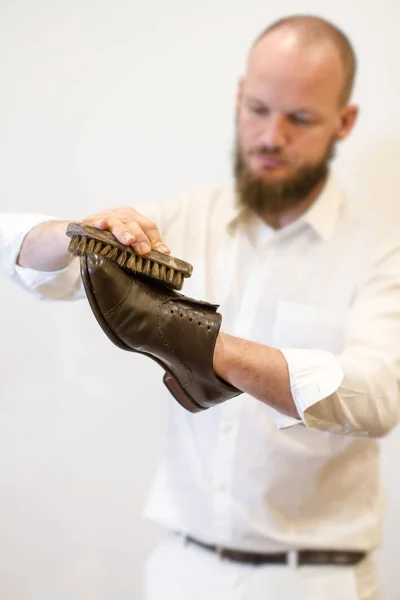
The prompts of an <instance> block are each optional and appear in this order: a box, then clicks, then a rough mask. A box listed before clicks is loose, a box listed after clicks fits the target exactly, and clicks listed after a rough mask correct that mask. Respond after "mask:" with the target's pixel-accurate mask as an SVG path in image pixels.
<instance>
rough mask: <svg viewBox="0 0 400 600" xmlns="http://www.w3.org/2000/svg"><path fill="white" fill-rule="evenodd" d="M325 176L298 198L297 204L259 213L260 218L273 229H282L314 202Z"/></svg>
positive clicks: (322, 185) (323, 184)
mask: <svg viewBox="0 0 400 600" xmlns="http://www.w3.org/2000/svg"><path fill="white" fill-rule="evenodd" d="M326 181H327V178H325V179H324V180H323V181H321V182H320V183H318V184H317V185H316V186H315V188H314V189H313V190H312V191H311V193H310V194H309V195H308V196H307V197H306V198H304V199H303V200H300V202H299V203H298V204H296V205H295V206H291V207H289V208H288V209H286V210H283V211H280V212H279V213H265V214H263V215H260V217H261V219H262V220H263V221H265V222H266V223H267V225H269V226H270V227H272V228H273V229H283V228H284V227H287V225H290V223H293V222H294V221H296V220H297V219H299V218H300V217H301V215H303V214H304V213H305V212H306V211H307V210H308V209H309V208H310V206H311V205H312V204H313V203H314V202H315V200H316V199H317V198H318V196H319V195H320V193H321V191H322V189H323V188H324V186H325V184H326Z"/></svg>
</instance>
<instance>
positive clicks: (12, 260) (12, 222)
mask: <svg viewBox="0 0 400 600" xmlns="http://www.w3.org/2000/svg"><path fill="white" fill-rule="evenodd" d="M183 201H185V198H184V197H183V198H181V199H179V200H178V201H177V202H175V203H165V204H163V203H154V204H148V205H142V206H139V207H137V210H138V211H139V212H141V213H142V214H143V215H145V216H146V217H148V218H149V219H151V220H153V221H154V222H155V223H156V224H157V226H158V227H159V229H160V231H161V233H162V235H167V234H168V229H169V228H170V227H171V224H172V223H173V222H174V220H175V219H176V218H177V215H179V209H180V206H181V204H182V202H183ZM51 220H55V217H54V216H50V215H43V214H18V213H2V214H0V268H1V269H2V270H3V271H4V272H5V273H6V274H7V275H8V276H9V277H10V278H11V279H12V280H13V281H15V283H17V284H18V285H20V286H22V287H23V288H24V289H26V290H27V291H29V292H31V293H32V294H34V295H36V296H38V297H40V298H42V299H52V300H75V299H78V298H82V297H85V291H84V287H83V284H82V280H81V277H80V268H79V260H78V259H75V260H73V261H72V262H71V263H70V264H69V265H68V266H67V267H65V268H64V269H60V270H58V271H54V272H48V271H46V272H45V271H36V270H34V269H29V268H27V267H21V266H19V265H18V264H17V260H18V255H19V253H20V250H21V246H22V243H23V240H24V238H25V236H26V235H27V234H28V232H29V231H31V229H33V228H34V227H36V226H37V225H39V224H40V223H44V222H45V221H51Z"/></svg>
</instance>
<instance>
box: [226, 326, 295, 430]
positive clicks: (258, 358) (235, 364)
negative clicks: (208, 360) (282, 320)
mask: <svg viewBox="0 0 400 600" xmlns="http://www.w3.org/2000/svg"><path fill="white" fill-rule="evenodd" d="M214 370H215V372H216V373H217V375H218V376H219V377H221V378H222V379H225V380H226V381H228V382H229V383H231V384H232V385H234V386H236V387H237V388H239V389H240V390H242V391H243V392H246V393H248V394H250V395H251V396H253V397H254V398H257V399H258V400H260V401H261V402H264V403H265V404H268V405H269V406H271V407H272V408H274V409H275V410H277V411H279V412H281V413H283V414H286V415H288V416H290V417H294V418H299V415H298V412H297V409H296V406H295V404H294V402H293V398H292V393H291V389H290V378H289V371H288V366H287V363H286V360H285V357H284V356H283V354H282V353H281V352H280V350H277V349H276V348H271V347H269V346H263V345H261V344H256V343H254V342H249V341H247V340H243V339H241V338H237V337H233V336H231V335H227V334H224V333H220V334H219V336H218V338H217V343H216V346H215V352H214Z"/></svg>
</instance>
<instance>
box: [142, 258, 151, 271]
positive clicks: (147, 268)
mask: <svg viewBox="0 0 400 600" xmlns="http://www.w3.org/2000/svg"><path fill="white" fill-rule="evenodd" d="M150 273H151V260H150V259H149V258H147V259H145V260H144V265H143V275H150Z"/></svg>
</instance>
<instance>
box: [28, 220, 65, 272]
mask: <svg viewBox="0 0 400 600" xmlns="http://www.w3.org/2000/svg"><path fill="white" fill-rule="evenodd" d="M68 222H69V221H46V222H45V223H40V225H37V226H36V227H34V228H33V229H31V231H29V232H28V233H27V235H26V236H25V238H24V241H23V243H22V246H21V250H20V253H19V256H18V260H17V264H18V265H19V266H21V267H27V268H29V269H34V270H36V271H50V272H51V271H58V270H60V269H63V268H65V267H66V266H68V265H69V264H70V262H71V260H72V258H73V257H72V255H70V254H69V253H68V244H69V241H70V240H69V238H68V237H67V236H66V235H65V231H66V228H67V225H68Z"/></svg>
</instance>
